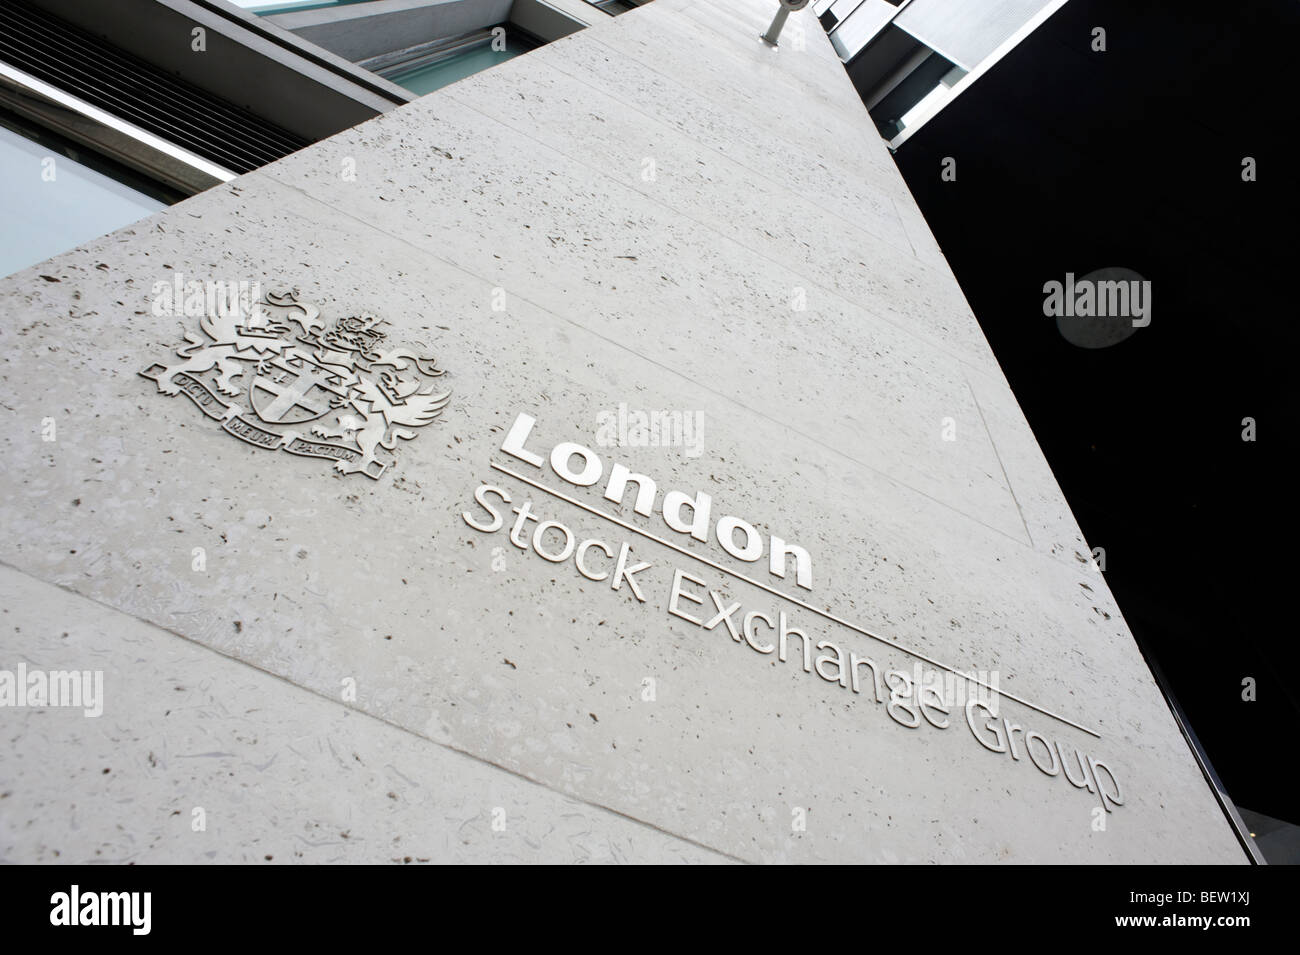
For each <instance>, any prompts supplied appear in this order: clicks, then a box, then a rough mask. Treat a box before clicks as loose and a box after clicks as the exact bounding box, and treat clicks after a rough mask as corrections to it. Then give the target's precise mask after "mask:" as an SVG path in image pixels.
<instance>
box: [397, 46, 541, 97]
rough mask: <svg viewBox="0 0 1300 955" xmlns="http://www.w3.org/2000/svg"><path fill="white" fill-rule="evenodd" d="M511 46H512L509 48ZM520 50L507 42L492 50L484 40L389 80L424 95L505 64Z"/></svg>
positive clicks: (521, 51) (520, 50)
mask: <svg viewBox="0 0 1300 955" xmlns="http://www.w3.org/2000/svg"><path fill="white" fill-rule="evenodd" d="M512 46H513V47H515V48H514V49H510V47H512ZM523 52H525V51H524V50H523V49H520V48H519V47H518V45H517V44H507V48H506V49H504V50H494V49H492V46H491V44H489V43H484V44H483V45H482V46H476V47H475V48H474V49H472V50H466V51H465V52H464V53H457V54H456V55H454V56H449V57H447V58H446V59H445V60H439V61H438V62H437V63H431V64H429V65H428V66H421V67H419V68H417V69H414V70H411V71H409V72H407V73H398V74H397V75H395V76H392V77H390V79H391V80H392V81H393V82H394V83H396V84H397V85H398V86H404V87H406V88H407V89H408V90H410V91H411V92H412V93H416V94H418V95H420V96H423V95H424V94H425V93H432V92H433V91H434V90H439V89H442V88H443V87H444V86H448V85H450V84H452V83H455V82H456V81H457V80H463V79H464V78H465V77H467V76H472V75H473V74H475V73H478V72H479V71H480V70H486V69H488V68H489V67H493V66H496V65H497V64H498V63H504V62H505V61H506V60H509V59H513V58H514V57H516V56H518V55H519V54H520V53H523Z"/></svg>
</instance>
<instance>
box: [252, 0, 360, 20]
mask: <svg viewBox="0 0 1300 955" xmlns="http://www.w3.org/2000/svg"><path fill="white" fill-rule="evenodd" d="M231 2H233V3H234V5H235V6H237V7H243V8H244V9H245V10H247V11H248V12H249V13H256V14H257V15H258V16H263V17H265V16H270V15H271V14H273V13H297V12H298V11H299V10H318V9H320V8H321V7H343V6H347V5H348V4H352V3H369V2H370V0H231Z"/></svg>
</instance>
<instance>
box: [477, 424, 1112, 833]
mask: <svg viewBox="0 0 1300 955" xmlns="http://www.w3.org/2000/svg"><path fill="white" fill-rule="evenodd" d="M535 425H536V420H535V419H534V418H533V417H531V416H530V415H527V414H520V415H518V416H517V417H516V418H515V421H514V424H513V425H512V426H511V427H510V430H509V431H508V432H507V433H506V436H505V439H504V440H503V441H502V442H501V446H500V450H501V451H502V452H503V453H505V454H507V455H509V456H510V457H511V458H513V459H515V460H516V461H521V462H523V463H524V464H526V465H528V466H529V467H531V468H533V469H534V470H535V471H541V470H542V469H543V468H544V467H545V466H546V465H547V464H548V463H549V465H550V470H551V471H552V472H553V473H554V474H555V475H556V476H557V477H558V478H560V479H561V480H562V481H564V482H566V483H567V484H570V485H573V486H575V487H579V488H589V487H592V486H594V485H596V484H598V483H599V482H600V480H601V478H602V477H603V476H604V475H605V463H604V462H603V461H602V460H601V459H600V457H599V455H597V454H596V453H595V452H594V451H592V450H591V449H590V448H587V447H584V446H583V445H580V444H576V443H574V442H570V441H565V442H561V443H559V444H556V445H554V446H553V447H552V449H551V451H550V454H549V455H548V456H547V457H543V456H542V455H541V454H539V453H537V452H536V451H534V450H531V449H530V448H529V447H528V446H527V445H528V441H529V438H530V437H531V435H532V432H533V428H534V426H535ZM575 464H576V466H575ZM493 467H494V469H496V470H499V471H501V472H503V473H505V474H508V475H510V476H512V477H515V478H519V479H521V480H523V482H524V483H526V484H527V485H529V486H531V487H533V488H537V489H540V490H542V491H545V492H546V493H547V494H550V495H552V496H554V497H556V498H559V499H560V500H563V501H567V502H569V503H570V504H573V503H577V501H576V499H575V498H570V497H568V496H567V495H564V494H561V493H560V492H558V491H555V490H552V489H550V488H548V487H546V486H545V484H544V483H543V482H541V481H537V480H534V478H530V477H524V476H523V475H520V474H516V473H514V472H512V471H511V470H509V469H508V468H506V467H504V466H501V465H497V464H493ZM629 484H635V485H636V488H637V490H636V496H635V499H634V500H635V503H634V505H633V510H634V511H635V512H636V513H637V514H639V515H641V516H642V517H651V516H653V514H654V510H655V504H656V501H657V499H658V485H657V484H656V482H655V481H654V480H653V479H652V478H651V477H649V476H648V475H645V474H637V473H635V472H632V471H630V470H629V469H628V468H627V467H625V466H624V465H622V464H619V463H617V462H614V463H613V464H612V465H611V466H610V469H609V475H608V478H607V480H606V483H605V490H604V494H603V497H604V499H605V500H607V501H611V502H613V503H614V504H616V505H619V506H620V507H621V506H622V505H623V503H624V498H626V497H627V496H628V485H629ZM494 498H496V499H499V501H500V503H502V504H506V505H509V504H511V503H512V502H513V499H512V497H511V494H510V492H509V491H507V490H506V489H504V488H501V487H497V486H495V485H492V484H481V485H480V486H479V487H478V488H477V489H476V490H475V491H474V501H475V503H476V504H477V505H478V506H479V507H480V508H482V511H483V512H486V515H487V519H486V520H484V519H483V518H482V516H481V515H479V514H471V513H469V512H468V511H466V512H463V513H462V514H461V517H462V519H463V520H464V521H465V523H466V524H468V525H469V526H470V527H472V528H474V529H475V530H477V531H480V532H482V533H488V534H490V533H495V532H497V531H499V530H501V529H502V528H503V527H505V526H506V524H507V519H506V517H505V515H504V514H503V513H502V511H501V510H499V509H498V503H497V500H494ZM578 506H579V507H581V508H582V509H583V510H585V511H587V512H589V513H592V514H595V515H598V516H600V517H603V518H605V519H606V520H608V521H610V522H611V523H613V524H615V525H617V526H620V527H622V528H624V529H625V530H631V531H632V532H634V533H636V534H638V535H640V536H644V537H648V538H650V539H652V540H656V541H658V542H659V543H661V544H667V545H668V546H669V547H671V548H672V549H674V550H677V551H678V552H680V553H683V554H685V555H686V556H688V557H693V558H695V559H697V560H699V561H701V562H702V563H704V564H707V565H709V566H710V567H711V568H712V569H713V570H715V571H721V572H723V573H725V574H728V575H731V576H736V577H738V578H740V579H742V580H745V581H747V582H749V583H751V584H757V582H756V581H755V580H753V579H751V578H748V577H746V576H745V575H743V574H740V573H738V572H736V571H732V570H728V569H727V568H726V567H725V566H724V565H723V564H720V563H718V562H715V561H713V560H711V559H708V558H705V557H703V556H701V555H698V554H695V553H693V552H691V551H689V550H685V549H682V548H678V546H677V545H675V544H671V543H669V542H668V541H667V540H666V539H663V538H659V537H656V536H655V535H654V534H652V533H650V532H649V531H648V530H647V529H644V528H637V527H636V526H635V525H633V524H629V523H626V522H624V521H623V520H621V519H620V518H617V517H614V516H613V515H611V514H609V513H607V512H605V511H603V510H601V509H599V508H595V507H591V506H588V505H585V504H581V503H578ZM712 506H713V501H712V498H711V497H710V496H709V495H708V494H706V493H705V492H703V491H700V492H698V493H697V494H695V495H694V496H693V497H692V496H689V495H687V494H684V493H682V492H681V491H669V492H668V493H667V494H665V495H664V497H663V502H662V504H661V505H660V516H661V518H662V520H663V522H664V524H665V525H667V527H668V528H669V529H671V530H673V531H675V532H677V533H679V534H683V535H689V536H690V537H691V538H692V539H694V540H697V541H700V542H702V543H706V544H707V543H710V541H711V538H710V535H709V530H710V514H711V511H712ZM684 510H689V511H690V517H689V519H688V518H687V517H686V516H685V515H684V514H683V511H684ZM511 511H512V513H513V514H515V516H516V519H515V521H514V524H513V526H512V527H511V529H510V531H509V535H508V536H509V540H510V543H511V544H512V545H514V546H515V547H517V548H519V549H520V550H525V551H526V550H529V549H531V550H532V551H533V552H534V553H536V554H537V555H538V556H539V557H541V558H542V559H544V560H546V561H549V562H551V563H553V564H558V563H564V562H566V561H569V560H570V559H572V561H573V564H574V568H575V569H576V570H577V572H578V574H580V575H581V576H582V577H584V578H586V579H587V580H591V581H597V582H606V581H607V582H608V584H609V588H610V589H611V590H616V591H622V590H623V584H625V583H626V584H627V592H629V593H630V594H631V596H632V597H634V598H635V599H636V600H637V601H639V602H641V603H646V602H647V598H646V597H645V594H644V591H643V590H642V587H643V585H644V586H645V587H649V583H648V581H647V580H646V579H645V578H644V577H643V578H642V579H640V580H638V575H641V574H645V572H646V571H648V570H650V569H651V567H652V564H651V562H649V561H644V560H642V561H639V562H635V563H634V562H633V561H634V560H635V558H634V557H633V556H632V545H631V544H629V543H627V542H626V541H624V542H622V544H621V546H620V547H619V548H618V551H617V556H616V555H615V550H614V549H613V548H611V547H610V545H609V544H608V543H607V542H605V541H603V540H600V539H599V538H588V539H586V540H583V541H581V542H578V541H577V540H576V538H575V536H574V534H573V532H572V531H571V530H570V529H569V528H568V527H567V526H565V525H564V524H563V523H561V522H560V521H558V520H546V519H543V517H541V516H539V515H538V514H536V513H535V512H534V510H533V501H531V500H525V501H523V502H522V503H521V504H520V505H519V506H517V507H513V508H511ZM530 522H535V523H536V527H535V528H533V529H532V533H531V534H530V533H529V529H530V528H529V523H530ZM713 530H714V538H713V540H716V542H717V543H718V544H719V545H720V546H721V547H722V549H723V550H724V551H725V552H726V553H727V554H728V555H729V556H731V557H734V558H736V559H737V560H742V561H747V562H749V563H755V562H757V561H759V560H760V559H761V558H762V556H763V554H764V552H765V551H766V552H767V553H768V554H769V562H768V570H769V572H770V573H771V574H772V575H773V576H775V577H779V578H783V579H784V578H785V576H786V572H787V569H788V568H787V565H788V564H789V563H791V562H792V563H793V565H794V572H795V583H796V584H797V585H798V586H800V587H802V588H804V589H805V590H811V589H812V558H811V556H810V555H809V553H808V551H807V550H805V549H804V548H802V547H799V546H798V545H796V544H789V543H787V542H786V541H784V540H783V539H782V538H780V537H777V536H775V535H773V536H771V537H770V538H769V539H767V540H766V541H765V539H764V537H763V535H762V534H760V533H759V532H758V530H757V529H756V528H755V527H754V526H753V525H752V524H749V523H748V522H746V521H743V520H741V519H740V518H737V517H732V516H730V515H727V516H724V517H721V518H719V519H718V521H717V524H716V526H715V527H714V528H713ZM548 535H549V538H548ZM556 535H558V539H557V536H556ZM593 551H598V552H599V553H601V554H603V555H604V566H603V567H602V566H600V563H602V562H601V561H600V558H599V557H597V556H596V555H595V554H593ZM593 562H597V563H596V564H595V566H593ZM647 576H649V575H647ZM758 586H759V587H760V588H761V589H763V590H765V591H767V592H768V593H770V594H773V595H775V596H777V597H778V598H784V599H785V600H787V601H789V602H790V603H791V604H792V605H793V607H795V608H800V607H801V608H803V609H804V610H805V611H812V612H813V613H817V614H818V615H820V616H823V617H825V618H826V619H827V620H829V621H832V622H833V623H835V624H836V625H840V626H846V627H848V628H849V629H851V630H856V631H858V632H860V633H867V631H863V630H860V628H857V627H855V626H853V625H852V624H848V623H847V622H846V621H843V620H840V619H839V618H836V617H833V616H832V615H830V614H829V613H828V612H825V613H824V612H821V611H817V610H816V609H815V608H813V607H812V606H811V605H809V604H807V603H804V602H803V601H801V600H799V599H798V598H796V597H794V596H791V595H789V594H783V593H781V592H780V591H778V590H774V589H771V588H767V587H766V586H765V585H761V584H759V585H758ZM709 603H711V604H712V607H713V610H716V613H715V614H713V616H712V617H708V613H713V610H709V611H708V612H707V613H705V612H702V608H705V607H707V606H708V604H709ZM665 608H666V610H667V612H668V613H669V614H670V615H672V616H673V617H675V618H678V619H681V620H685V621H687V622H689V623H691V624H693V625H695V626H698V627H700V628H702V629H704V630H707V631H714V630H717V629H718V628H719V627H725V631H726V632H727V633H728V634H730V636H731V638H732V640H733V641H734V642H735V643H737V644H743V645H747V646H748V647H749V648H750V649H751V650H753V651H755V652H756V653H760V654H764V655H772V654H775V655H776V658H777V659H778V660H780V661H781V662H782V663H784V662H786V661H787V659H788V658H789V651H790V649H791V644H792V643H793V642H794V641H798V644H799V650H798V651H797V653H798V656H797V657H796V659H798V660H799V661H800V662H801V663H802V668H803V670H804V672H805V673H816V674H817V676H819V677H820V678H821V679H823V680H825V681H826V682H828V683H834V684H838V685H839V686H841V687H843V688H844V689H845V690H848V691H849V692H851V693H853V694H855V695H857V694H862V693H863V690H864V684H865V689H866V697H867V698H869V699H874V701H875V702H876V703H877V704H881V703H883V704H884V706H885V712H886V714H887V715H888V716H889V717H890V719H892V720H893V721H894V722H895V723H897V724H899V725H900V726H904V727H907V728H909V729H920V728H921V727H923V726H926V727H931V728H933V729H934V730H946V729H948V728H949V727H950V726H951V725H953V724H952V722H951V721H950V720H949V718H948V717H949V714H950V707H949V702H950V701H946V700H945V699H944V698H943V696H942V695H941V694H940V693H939V692H938V690H937V689H936V687H935V685H934V683H933V682H932V681H924V682H921V681H917V680H915V679H913V677H912V676H911V675H909V674H908V673H905V672H901V671H898V670H890V671H888V672H885V671H884V670H883V668H882V667H880V666H878V665H877V664H876V663H875V662H874V661H873V660H871V659H870V658H868V657H863V656H859V655H858V654H857V653H856V652H853V651H849V652H848V653H846V652H845V651H844V650H842V649H841V648H840V647H839V646H838V645H837V644H836V643H834V642H832V641H831V640H820V641H817V642H815V643H814V641H816V640H817V637H816V634H809V633H808V632H807V631H806V630H803V629H801V628H800V627H797V626H794V625H793V624H792V623H791V620H790V616H789V614H788V613H787V611H786V610H777V611H776V612H775V613H772V612H770V611H769V612H764V611H763V610H754V609H749V610H748V611H747V612H742V609H741V604H740V602H739V601H736V600H730V598H729V597H727V596H724V594H723V593H721V592H720V591H719V590H715V589H712V588H710V587H709V586H708V581H706V580H705V579H703V578H701V577H697V576H694V575H693V574H690V573H687V572H685V571H683V570H681V569H674V571H673V577H672V583H671V587H670V588H668V590H667V594H666V601H665ZM697 608H699V609H697ZM791 612H793V609H792V611H791ZM695 614H700V616H696V615H695ZM706 617H708V618H707V619H706ZM760 624H762V626H763V627H764V628H765V630H760ZM867 635H868V636H871V634H869V633H867ZM875 639H883V638H875ZM885 642H886V643H889V641H885ZM895 648H896V649H901V650H903V652H907V653H910V651H907V650H906V649H905V648H902V647H897V646H895ZM912 655H915V654H912ZM814 656H816V659H815V660H814ZM846 658H847V659H846ZM953 672H956V671H953ZM995 692H996V691H995ZM927 694H928V695H927ZM1022 702H1023V701H1022ZM964 711H965V712H964V715H965V723H966V725H967V727H968V728H969V730H970V732H971V735H972V736H973V737H974V738H975V740H976V741H977V742H978V743H979V744H980V745H981V746H982V747H984V748H985V749H986V750H988V751H990V752H993V753H998V754H1006V755H1009V756H1010V757H1011V759H1012V760H1014V761H1020V760H1021V759H1022V758H1024V757H1028V761H1029V762H1031V763H1033V765H1034V767H1035V768H1037V769H1038V770H1039V771H1040V772H1042V773H1043V774H1044V775H1047V776H1051V777H1057V776H1064V777H1065V779H1067V780H1068V781H1069V782H1070V784H1071V785H1072V786H1074V787H1075V788H1076V789H1087V790H1088V792H1090V793H1093V794H1094V795H1096V796H1097V797H1098V799H1099V800H1100V803H1101V807H1102V808H1104V809H1105V811H1106V812H1111V811H1113V810H1112V808H1111V807H1112V806H1122V805H1123V804H1124V799H1123V796H1122V795H1121V789H1120V785H1119V780H1118V779H1117V778H1116V776H1115V774H1114V772H1113V771H1112V770H1111V768H1110V767H1109V766H1107V765H1106V763H1104V762H1103V761H1102V760H1100V759H1096V758H1095V757H1093V756H1091V755H1087V754H1085V753H1081V752H1080V751H1079V750H1078V749H1077V748H1074V752H1073V758H1072V759H1071V758H1067V756H1066V745H1067V744H1066V743H1065V742H1064V741H1061V740H1057V739H1052V738H1049V737H1048V736H1047V735H1045V734H1044V733H1041V732H1037V731H1035V730H1032V729H1029V728H1028V727H1024V726H1021V725H1019V724H1018V723H1013V722H1012V721H1011V720H1010V719H1007V718H1002V719H998V718H997V707H996V702H993V701H990V700H987V699H984V698H981V697H979V696H974V697H971V698H970V699H968V700H967V701H966V703H965V706H964ZM1040 712H1045V711H1040ZM1047 715H1049V716H1050V715H1051V714H1047ZM1054 718H1056V719H1060V717H1054ZM1066 722H1068V721H1066ZM1072 725H1073V724H1072ZM1017 734H1022V736H1020V737H1018V736H1017ZM1072 762H1073V763H1074V764H1075V765H1076V766H1077V771H1071V768H1070V767H1071V763H1072Z"/></svg>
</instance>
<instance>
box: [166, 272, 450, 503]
mask: <svg viewBox="0 0 1300 955" xmlns="http://www.w3.org/2000/svg"><path fill="white" fill-rule="evenodd" d="M385 324H386V322H384V321H383V320H381V319H378V318H376V317H375V316H373V315H370V314H366V313H363V314H361V315H355V316H349V317H347V318H343V319H339V320H338V321H337V322H335V323H334V325H333V327H329V325H328V324H327V322H325V320H323V319H322V318H321V313H320V309H319V308H318V307H316V306H315V305H313V304H310V303H307V302H302V301H300V299H299V291H298V290H297V289H293V290H291V291H284V292H274V291H273V292H268V293H267V294H266V295H265V297H264V298H261V299H259V300H257V301H255V302H253V303H251V307H246V308H241V307H239V305H238V304H237V303H236V302H234V301H227V300H224V299H223V298H222V297H221V296H217V297H216V301H215V302H214V301H209V303H208V305H207V307H206V308H205V310H204V313H203V315H202V316H201V317H200V319H199V332H200V333H199V334H195V333H193V332H187V333H186V335H185V343H184V344H183V345H181V346H180V348H178V349H177V355H179V356H180V358H181V359H183V360H182V361H180V362H177V363H175V364H169V365H161V364H155V365H152V366H151V367H149V368H147V369H145V370H144V371H142V372H141V374H142V375H143V376H144V377H146V378H149V379H150V380H152V381H154V382H156V384H157V386H158V390H159V391H160V392H162V393H163V394H166V395H176V394H181V393H184V394H186V395H187V396H188V397H190V398H191V399H192V400H193V401H194V402H195V404H197V405H198V406H199V408H200V409H201V410H202V411H203V413H204V414H206V415H208V417H210V418H214V419H219V420H221V421H222V427H223V428H224V429H225V430H226V431H228V432H230V433H231V434H233V435H235V436H236V437H238V438H241V439H242V440H244V441H247V442H249V443H250V444H254V445H257V446H259V447H263V448H272V449H274V448H280V449H282V450H285V451H289V452H291V453H294V454H300V455H307V456H311V457H323V458H330V459H332V460H334V466H335V468H336V469H337V470H338V471H339V472H340V473H342V474H357V473H360V474H364V475H366V476H367V477H371V478H378V477H379V476H380V474H382V473H383V471H384V469H385V468H386V467H387V466H388V464H390V463H391V460H388V458H390V457H391V455H388V454H386V453H385V452H392V451H394V450H395V449H396V448H397V446H398V444H399V443H400V442H401V441H402V440H410V439H412V438H414V437H415V436H416V432H415V431H414V430H412V429H415V428H421V427H424V426H425V425H427V424H429V423H431V422H432V421H434V420H435V419H436V418H438V417H439V415H441V414H442V411H443V409H444V408H445V407H446V406H447V404H448V402H449V401H450V399H451V393H450V392H446V391H439V390H438V388H437V387H436V385H437V381H436V379H437V378H439V377H440V376H441V375H442V374H443V371H442V370H441V369H439V368H438V367H437V363H436V362H435V360H434V359H433V357H432V356H429V355H426V354H422V353H420V352H417V351H413V350H411V349H409V348H403V347H391V346H390V345H389V342H388V335H387V333H386V332H385V331H384V329H383V326H384V325H385ZM305 427H309V429H310V435H312V436H314V438H316V439H326V440H314V439H313V438H312V437H308V436H307V435H305V434H304V433H303V429H304V428H305ZM381 454H383V457H384V458H385V459H384V460H381Z"/></svg>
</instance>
